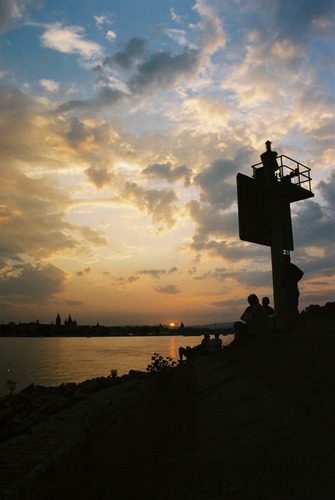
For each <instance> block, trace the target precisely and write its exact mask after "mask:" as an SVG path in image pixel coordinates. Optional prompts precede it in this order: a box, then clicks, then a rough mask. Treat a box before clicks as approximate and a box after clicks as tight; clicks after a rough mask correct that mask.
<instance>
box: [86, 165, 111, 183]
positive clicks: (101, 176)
mask: <svg viewBox="0 0 335 500" xmlns="http://www.w3.org/2000/svg"><path fill="white" fill-rule="evenodd" d="M85 173H86V175H87V177H88V178H89V179H90V180H91V181H92V182H93V184H94V185H95V186H96V187H97V188H98V189H99V188H102V187H104V186H108V185H110V184H111V182H112V180H113V178H114V176H113V174H111V173H110V172H109V171H108V169H107V168H104V167H98V166H94V165H92V166H91V167H89V168H88V169H87V170H85Z"/></svg>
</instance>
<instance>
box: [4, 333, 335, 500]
mask: <svg viewBox="0 0 335 500" xmlns="http://www.w3.org/2000/svg"><path fill="white" fill-rule="evenodd" d="M334 355H335V337H334V336H296V337H287V336H274V337H268V338H264V339H253V340H250V341H243V342H240V343H237V342H234V343H232V344H231V345H230V346H229V347H227V348H226V349H224V351H223V353H222V355H221V356H220V357H218V358H209V357H203V358H197V359H195V360H193V361H192V362H187V363H185V364H183V365H180V366H178V367H177V368H175V369H172V370H171V372H170V373H169V374H168V375H166V377H164V376H163V377H158V378H157V377H156V378H155V377H149V376H148V375H146V374H138V373H137V374H134V375H133V376H129V377H128V378H127V379H125V380H124V381H122V383H115V385H112V384H111V385H110V386H109V387H104V388H100V389H97V390H94V391H93V390H92V391H91V393H90V394H87V395H85V397H84V394H83V395H82V396H83V397H82V399H80V397H79V398H77V399H78V401H77V402H76V403H75V404H72V405H71V406H68V407H64V408H62V409H60V411H56V412H54V413H52V414H51V415H49V416H48V417H47V418H45V419H44V420H42V421H40V422H39V423H36V424H35V425H33V426H32V427H30V428H29V429H27V431H25V432H24V433H23V434H22V433H21V434H20V435H18V436H16V437H12V438H11V439H8V440H7V441H4V442H3V443H1V445H0V461H1V464H2V469H1V476H0V484H1V489H0V491H1V496H0V498H1V500H3V499H13V498H15V499H19V498H20V499H22V498H25V499H26V500H30V499H34V500H38V499H51V500H52V499H55V500H56V499H70V498H71V499H73V498H80V499H83V500H86V499H87V500H93V499H97V500H104V499H106V500H107V499H110V498H113V499H116V500H117V499H119V500H130V499H136V500H139V499H140V500H141V499H143V500H144V499H146V500H147V499H153V500H154V499H157V500H160V499H162V500H176V499H182V498H183V499H189V500H191V499H192V500H194V499H199V500H200V499H201V500H207V499H208V500H216V499H221V498H222V499H223V498H224V499H227V498H231V499H239V500H240V499H249V498H250V499H256V498H257V499H263V498H264V499H267V500H268V499H269V498H271V499H278V500H279V499H280V500H284V499H285V500H287V499H297V498H299V499H300V498H302V499H305V498H306V499H314V498H315V499H319V498H322V499H328V498H329V499H330V498H334V494H335V487H334V479H333V471H334V465H335V457H334V455H335V453H334V452H335V432H334V431H335V422H334V414H335V412H334V410H335V408H334V406H335V401H334V388H335V370H334ZM82 392H83V393H84V391H82ZM77 396H78V395H77ZM23 492H24V494H23Z"/></svg>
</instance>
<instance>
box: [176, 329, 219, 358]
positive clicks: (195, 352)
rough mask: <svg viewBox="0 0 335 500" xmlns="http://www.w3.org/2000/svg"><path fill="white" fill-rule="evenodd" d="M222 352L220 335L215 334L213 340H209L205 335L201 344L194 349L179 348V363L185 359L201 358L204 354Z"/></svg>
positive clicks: (207, 335) (207, 334) (208, 336)
mask: <svg viewBox="0 0 335 500" xmlns="http://www.w3.org/2000/svg"><path fill="white" fill-rule="evenodd" d="M221 350H222V340H221V339H220V334H219V333H218V332H215V334H214V338H211V337H210V335H209V333H205V335H204V338H203V339H202V341H201V344H199V345H196V346H195V347H189V346H187V347H179V361H180V362H182V361H184V357H185V359H191V358H195V357H196V356H203V355H205V354H215V353H218V352H220V351H221Z"/></svg>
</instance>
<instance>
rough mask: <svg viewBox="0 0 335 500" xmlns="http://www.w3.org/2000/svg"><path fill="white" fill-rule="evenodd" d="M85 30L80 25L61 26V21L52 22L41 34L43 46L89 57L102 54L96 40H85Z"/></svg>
mask: <svg viewBox="0 0 335 500" xmlns="http://www.w3.org/2000/svg"><path fill="white" fill-rule="evenodd" d="M84 36H85V30H84V28H82V27H81V26H62V24H61V23H53V24H50V25H48V26H47V27H46V31H45V32H44V33H43V35H41V42H42V45H43V46H44V47H47V48H48V49H52V50H56V51H58V52H62V53H64V54H79V55H80V56H82V57H85V58H90V57H93V56H96V55H100V56H101V55H102V54H103V49H102V47H101V45H99V44H98V43H96V42H92V41H89V40H85V38H84Z"/></svg>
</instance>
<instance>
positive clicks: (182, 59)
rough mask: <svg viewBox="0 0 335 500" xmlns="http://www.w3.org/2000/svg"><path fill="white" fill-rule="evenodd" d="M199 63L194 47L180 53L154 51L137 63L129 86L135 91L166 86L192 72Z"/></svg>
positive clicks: (197, 53)
mask: <svg viewBox="0 0 335 500" xmlns="http://www.w3.org/2000/svg"><path fill="white" fill-rule="evenodd" d="M199 63H200V52H199V51H197V50H195V49H189V48H185V49H184V51H183V52H182V53H181V54H173V53H171V52H158V53H154V54H152V55H151V56H150V58H148V59H147V60H146V61H144V62H143V63H141V64H139V65H138V67H137V72H136V73H135V75H133V77H132V78H131V79H130V81H129V87H130V89H131V90H132V91H133V92H135V93H137V92H141V91H143V90H145V89H147V88H151V87H158V88H159V89H163V88H167V87H169V86H171V85H172V84H174V83H175V82H181V81H182V80H183V79H184V78H185V77H190V76H191V75H192V74H194V73H195V71H196V70H197V69H198V67H199Z"/></svg>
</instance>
